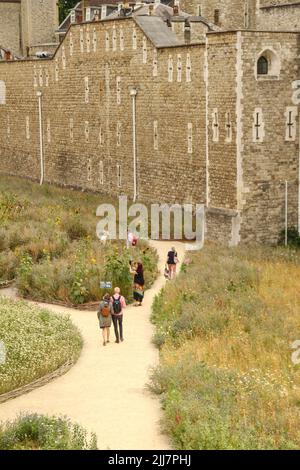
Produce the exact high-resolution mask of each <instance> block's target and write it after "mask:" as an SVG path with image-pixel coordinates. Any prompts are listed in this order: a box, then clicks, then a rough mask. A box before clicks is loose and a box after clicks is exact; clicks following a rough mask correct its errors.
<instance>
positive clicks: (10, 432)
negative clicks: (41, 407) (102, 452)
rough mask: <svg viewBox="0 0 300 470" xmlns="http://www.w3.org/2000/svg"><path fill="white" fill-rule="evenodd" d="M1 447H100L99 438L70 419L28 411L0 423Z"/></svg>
mask: <svg viewBox="0 0 300 470" xmlns="http://www.w3.org/2000/svg"><path fill="white" fill-rule="evenodd" d="M0 450H97V438H96V435H95V434H92V435H91V438H90V439H89V438H88V433H87V431H86V430H85V429H83V428H82V427H81V426H79V425H78V424H72V423H71V422H70V420H69V419H68V418H65V417H59V418H56V417H54V416H52V417H49V416H43V415H37V414H28V415H23V416H20V417H19V418H17V419H16V420H15V421H13V422H9V423H6V424H2V425H1V426H0Z"/></svg>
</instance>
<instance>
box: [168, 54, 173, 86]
mask: <svg viewBox="0 0 300 470" xmlns="http://www.w3.org/2000/svg"><path fill="white" fill-rule="evenodd" d="M173 78H174V66H173V56H172V55H171V54H170V55H169V57H168V82H169V83H172V82H173Z"/></svg>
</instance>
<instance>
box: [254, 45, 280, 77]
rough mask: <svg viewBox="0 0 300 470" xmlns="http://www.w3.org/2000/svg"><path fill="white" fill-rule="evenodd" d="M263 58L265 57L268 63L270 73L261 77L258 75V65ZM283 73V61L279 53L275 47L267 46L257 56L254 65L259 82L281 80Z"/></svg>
mask: <svg viewBox="0 0 300 470" xmlns="http://www.w3.org/2000/svg"><path fill="white" fill-rule="evenodd" d="M261 57H265V58H266V59H267V61H268V73H267V74H263V75H259V74H258V73H257V63H258V61H259V59H260V58H261ZM280 72H281V60H280V55H279V53H278V51H276V50H275V49H274V48H273V46H268V45H266V46H265V47H264V48H263V49H262V50H261V51H260V52H259V54H257V56H256V60H255V63H254V76H255V79H256V80H258V81H267V80H270V81H271V80H279V79H280Z"/></svg>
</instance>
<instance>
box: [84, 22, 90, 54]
mask: <svg viewBox="0 0 300 470" xmlns="http://www.w3.org/2000/svg"><path fill="white" fill-rule="evenodd" d="M85 43H86V52H87V54H89V53H90V52H91V36H90V28H89V27H88V26H87V28H86V31H85Z"/></svg>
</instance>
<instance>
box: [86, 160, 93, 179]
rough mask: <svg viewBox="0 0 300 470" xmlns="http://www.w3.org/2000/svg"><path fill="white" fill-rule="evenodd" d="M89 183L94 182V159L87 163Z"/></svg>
mask: <svg viewBox="0 0 300 470" xmlns="http://www.w3.org/2000/svg"><path fill="white" fill-rule="evenodd" d="M87 181H88V182H91V181H92V159H91V158H88V161H87Z"/></svg>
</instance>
